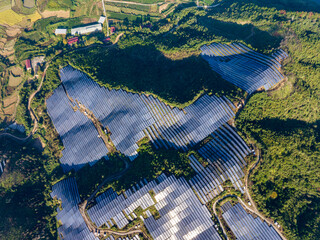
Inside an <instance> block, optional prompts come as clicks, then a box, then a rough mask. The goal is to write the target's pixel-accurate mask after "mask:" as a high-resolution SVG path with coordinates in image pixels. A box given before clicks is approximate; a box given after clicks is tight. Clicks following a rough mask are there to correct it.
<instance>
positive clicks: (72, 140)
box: [47, 66, 234, 172]
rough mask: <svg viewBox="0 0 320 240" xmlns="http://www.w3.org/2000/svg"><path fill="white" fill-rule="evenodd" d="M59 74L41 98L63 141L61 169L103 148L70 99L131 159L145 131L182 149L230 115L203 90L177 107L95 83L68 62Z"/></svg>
mask: <svg viewBox="0 0 320 240" xmlns="http://www.w3.org/2000/svg"><path fill="white" fill-rule="evenodd" d="M60 74H61V80H62V83H63V85H61V86H59V87H58V88H57V89H56V90H55V91H54V93H53V95H52V96H51V97H50V98H49V99H48V100H47V108H48V112H49V115H50V117H51V119H52V121H53V123H54V125H55V127H56V129H57V131H58V133H59V134H60V136H61V139H62V141H63V144H64V146H65V150H64V151H63V157H62V158H61V163H62V166H63V169H64V171H65V172H67V171H70V170H71V169H75V170H78V169H80V168H81V167H82V166H83V165H84V164H86V163H90V164H94V163H95V161H97V160H98V159H100V158H101V157H102V156H104V155H106V154H107V152H108V151H107V148H106V147H105V145H104V143H103V141H102V140H101V139H100V138H98V137H97V136H98V132H97V130H96V129H95V127H94V125H93V123H92V122H91V121H90V120H89V119H88V118H87V117H86V116H85V115H84V114H83V113H80V112H79V111H76V112H75V111H74V110H73V109H72V106H73V105H76V104H81V105H84V106H85V107H86V108H87V109H89V110H90V111H92V112H93V114H94V115H95V117H96V118H97V119H98V120H99V121H100V122H101V123H102V124H103V126H105V127H108V128H109V130H110V131H111V136H110V137H111V140H112V142H113V143H114V144H115V146H116V148H117V149H118V150H120V151H121V152H122V153H124V154H125V155H127V156H129V157H130V158H131V159H132V160H133V159H134V158H135V157H136V156H137V149H138V145H137V142H138V141H139V140H140V139H142V138H143V137H145V136H148V137H149V138H150V140H151V141H152V142H153V144H154V145H155V146H156V147H166V148H168V147H173V148H175V149H183V150H187V147H188V146H193V145H195V144H196V143H198V142H199V141H201V140H202V139H203V138H205V137H206V136H208V135H209V134H210V133H211V132H213V131H214V130H216V129H217V128H219V127H220V126H221V125H223V124H224V123H226V122H227V121H228V120H229V119H230V118H232V117H233V116H234V113H233V111H232V109H231V107H230V106H233V105H232V103H231V102H230V101H229V100H228V99H227V98H225V97H223V98H218V97H215V96H211V97H210V96H208V95H204V96H202V97H201V98H199V99H198V100H197V101H196V102H194V103H193V104H191V105H189V106H188V107H186V108H185V109H184V111H182V110H180V109H178V108H171V107H169V106H168V105H166V104H164V103H163V102H161V101H159V99H157V98H154V97H153V96H149V97H147V96H146V95H139V94H133V93H128V92H126V91H123V90H121V89H120V90H109V89H107V88H104V87H100V86H99V84H98V83H96V82H94V81H93V80H92V79H90V78H89V77H88V76H87V75H85V74H84V73H82V72H81V71H78V70H75V69H73V68H72V67H71V66H67V67H65V68H63V69H62V70H61V72H60ZM64 89H65V90H66V91H67V94H68V96H69V97H71V98H72V99H73V101H70V100H69V98H68V96H67V94H66V93H65V91H64ZM229 105H230V106H229Z"/></svg>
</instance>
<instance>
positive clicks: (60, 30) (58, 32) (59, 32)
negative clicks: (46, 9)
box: [54, 28, 67, 35]
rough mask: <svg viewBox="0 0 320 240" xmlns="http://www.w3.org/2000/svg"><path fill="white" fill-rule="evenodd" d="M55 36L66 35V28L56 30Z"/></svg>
mask: <svg viewBox="0 0 320 240" xmlns="http://www.w3.org/2000/svg"><path fill="white" fill-rule="evenodd" d="M54 34H55V35H66V34H67V29H66V28H57V29H56V31H55V32H54Z"/></svg>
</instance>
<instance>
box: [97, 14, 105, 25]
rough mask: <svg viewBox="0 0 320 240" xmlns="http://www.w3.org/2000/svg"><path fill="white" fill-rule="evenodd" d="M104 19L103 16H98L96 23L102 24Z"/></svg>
mask: <svg viewBox="0 0 320 240" xmlns="http://www.w3.org/2000/svg"><path fill="white" fill-rule="evenodd" d="M105 20H106V17H105V16H100V18H99V21H98V23H101V24H103V23H104V21H105Z"/></svg>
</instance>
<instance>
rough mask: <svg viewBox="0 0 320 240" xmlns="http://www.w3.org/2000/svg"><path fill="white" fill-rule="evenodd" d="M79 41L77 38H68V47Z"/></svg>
mask: <svg viewBox="0 0 320 240" xmlns="http://www.w3.org/2000/svg"><path fill="white" fill-rule="evenodd" d="M78 41H79V38H78V37H73V38H69V39H68V45H69V46H70V45H72V44H74V43H77V42H78Z"/></svg>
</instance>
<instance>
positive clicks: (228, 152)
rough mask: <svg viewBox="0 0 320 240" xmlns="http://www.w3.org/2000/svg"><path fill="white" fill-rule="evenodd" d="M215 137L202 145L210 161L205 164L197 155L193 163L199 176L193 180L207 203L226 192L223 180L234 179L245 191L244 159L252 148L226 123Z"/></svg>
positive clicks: (196, 189) (193, 157)
mask: <svg viewBox="0 0 320 240" xmlns="http://www.w3.org/2000/svg"><path fill="white" fill-rule="evenodd" d="M211 136H212V140H210V141H209V142H208V143H206V144H205V145H204V146H203V147H201V148H200V149H199V150H198V152H199V154H200V155H201V156H202V157H203V158H204V159H206V160H207V161H208V166H206V167H203V166H202V165H201V164H200V163H199V161H198V160H197V159H196V157H195V156H194V155H190V156H189V159H190V163H191V166H192V168H193V169H194V170H195V171H196V173H197V174H196V175H195V176H194V177H193V178H192V179H191V180H190V181H189V183H190V185H191V186H192V187H193V188H194V190H195V191H196V192H197V195H198V196H199V198H200V200H201V202H202V203H203V204H205V203H207V202H209V201H210V200H212V199H213V198H214V197H216V196H217V195H219V194H220V193H221V192H222V191H223V187H222V183H223V182H225V181H226V180H228V179H229V180H230V181H231V182H232V184H233V186H234V187H235V188H236V189H238V190H240V191H241V192H243V184H242V182H241V178H242V177H243V176H244V173H243V171H242V168H243V167H244V166H245V165H246V162H245V160H244V158H245V157H246V156H247V155H248V154H249V153H250V149H249V148H248V146H247V145H246V144H245V142H244V141H243V140H242V138H241V137H240V136H239V135H238V134H237V133H236V131H235V130H234V129H233V128H231V127H230V126H229V125H227V124H226V125H224V126H222V127H220V128H219V129H218V130H216V131H215V132H213V133H212V134H211Z"/></svg>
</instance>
